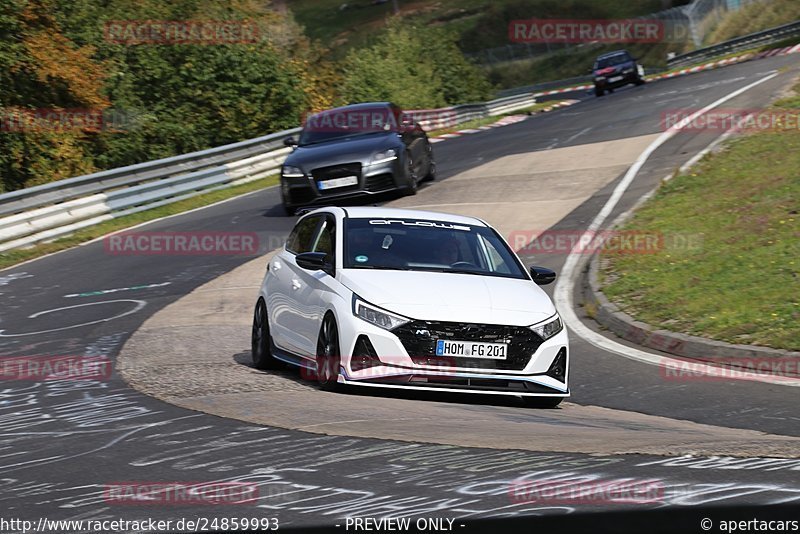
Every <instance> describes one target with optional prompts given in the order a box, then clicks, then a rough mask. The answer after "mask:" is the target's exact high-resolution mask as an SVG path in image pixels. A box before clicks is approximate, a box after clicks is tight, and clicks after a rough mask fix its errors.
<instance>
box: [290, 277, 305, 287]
mask: <svg viewBox="0 0 800 534" xmlns="http://www.w3.org/2000/svg"><path fill="white" fill-rule="evenodd" d="M301 287H303V284H301V283H300V280H298V279H297V278H292V289H300V288H301Z"/></svg>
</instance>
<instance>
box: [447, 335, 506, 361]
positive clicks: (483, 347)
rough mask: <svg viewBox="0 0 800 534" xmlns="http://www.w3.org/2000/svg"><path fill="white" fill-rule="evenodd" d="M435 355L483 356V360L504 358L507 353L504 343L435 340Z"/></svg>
mask: <svg viewBox="0 0 800 534" xmlns="http://www.w3.org/2000/svg"><path fill="white" fill-rule="evenodd" d="M436 355H437V356H457V357H461V358H483V359H485V360H505V359H506V356H507V355H508V344H506V343H479V342H476V341H447V340H444V339H439V340H437V341H436Z"/></svg>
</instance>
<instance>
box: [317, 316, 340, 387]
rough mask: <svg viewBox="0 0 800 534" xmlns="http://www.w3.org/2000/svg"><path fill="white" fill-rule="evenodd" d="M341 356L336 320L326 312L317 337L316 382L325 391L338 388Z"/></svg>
mask: <svg viewBox="0 0 800 534" xmlns="http://www.w3.org/2000/svg"><path fill="white" fill-rule="evenodd" d="M341 361H342V356H341V352H339V330H338V329H337V328H336V320H335V319H334V318H333V315H331V314H328V315H326V316H325V318H324V319H323V320H322V327H321V328H320V329H319V338H318V339H317V370H316V374H317V383H318V384H319V387H320V388H321V389H324V390H325V391H335V390H337V389H339V383H338V382H337V379H338V378H339V366H340V365H341Z"/></svg>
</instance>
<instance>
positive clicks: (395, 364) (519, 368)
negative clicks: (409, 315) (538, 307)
mask: <svg viewBox="0 0 800 534" xmlns="http://www.w3.org/2000/svg"><path fill="white" fill-rule="evenodd" d="M342 327H343V332H342V334H343V335H342V336H341V339H342V340H343V341H344V340H349V342H345V343H343V344H342V345H343V346H342V347H341V349H342V353H343V354H342V368H341V372H340V375H339V382H340V383H344V384H349V385H357V386H372V387H389V388H404V389H419V390H433V389H435V390H444V391H449V392H463V393H483V394H494V395H516V396H546V397H568V396H569V387H568V376H569V348H568V340H567V333H566V329H562V330H561V331H560V332H559V333H557V334H556V335H554V336H553V337H551V338H549V339H547V340H544V341H542V340H541V338H540V337H539V336H537V335H536V334H535V333H534V332H533V331H532V330H531V329H530V328H528V327H519V326H502V325H475V324H470V325H463V324H456V323H446V322H438V321H413V322H411V323H408V324H407V325H403V326H402V327H400V328H395V329H393V330H392V331H389V330H384V329H383V328H379V327H377V326H374V325H372V324H369V323H367V322H365V321H362V320H358V319H356V320H354V321H352V322H351V321H347V323H346V324H345V325H342ZM443 336H447V337H448V338H450V339H455V340H464V341H483V342H498V341H508V342H509V354H508V356H507V358H506V359H505V360H502V361H499V360H484V359H477V358H445V357H441V356H436V355H435V353H434V351H435V349H433V346H434V345H435V342H436V340H437V339H440V338H442V337H443Z"/></svg>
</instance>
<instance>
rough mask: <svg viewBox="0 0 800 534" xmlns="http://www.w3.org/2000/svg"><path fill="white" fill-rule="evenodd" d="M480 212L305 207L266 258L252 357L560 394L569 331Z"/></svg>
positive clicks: (544, 274) (342, 378) (416, 383)
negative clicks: (476, 215)
mask: <svg viewBox="0 0 800 534" xmlns="http://www.w3.org/2000/svg"><path fill="white" fill-rule="evenodd" d="M554 279H555V273H554V272H553V271H551V270H549V269H544V268H542V267H531V269H530V272H529V271H528V270H527V269H525V267H524V266H523V264H522V262H521V261H520V259H519V258H518V257H517V255H516V254H515V253H514V251H513V250H512V249H511V248H510V247H509V246H508V244H507V243H506V242H505V240H504V239H503V238H502V237H501V236H500V235H499V234H498V233H497V232H496V231H495V230H494V229H493V228H492V227H490V226H489V225H488V224H486V223H485V222H484V221H481V220H480V219H475V218H472V217H462V216H458V215H450V214H444V213H434V212H427V211H417V210H402V209H391V208H373V207H355V208H339V207H327V208H321V209H317V210H314V211H312V212H310V213H307V214H306V215H304V216H303V217H302V218H300V220H299V221H298V222H297V224H296V225H295V227H294V229H293V230H292V232H291V234H290V235H289V238H288V239H287V241H286V244H285V246H284V248H282V249H280V250H279V251H278V252H277V253H276V254H275V256H273V258H272V259H271V261H270V262H269V264H268V266H267V274H266V276H265V277H264V281H263V283H262V284H261V290H260V294H259V297H258V301H257V303H256V307H255V314H254V319H253V332H252V353H253V362H254V364H255V366H256V367H258V368H262V369H265V368H270V367H274V366H275V365H276V364H277V363H278V362H277V360H280V361H283V362H286V363H289V364H292V365H296V366H300V367H302V368H304V369H307V370H310V371H311V372H312V373H313V374H314V375H315V376H316V378H317V380H318V382H319V384H320V386H321V387H322V388H323V389H335V388H336V387H337V386H339V385H341V384H349V385H357V386H372V387H382V388H386V387H389V388H405V389H417V390H441V391H447V392H460V393H484V394H500V395H517V396H520V397H522V398H523V400H524V401H525V402H526V404H529V405H531V406H537V407H555V406H557V405H558V404H559V403H560V402H561V400H562V399H563V398H564V397H568V396H569V387H568V382H567V380H568V378H567V377H568V373H569V358H568V351H569V349H568V341H567V333H566V330H565V329H564V327H563V325H562V323H561V319H560V317H559V316H558V313H556V310H555V307H554V306H553V303H552V301H551V300H550V298H549V297H548V296H547V294H546V293H545V292H544V291H543V290H542V289H541V288H540V287H539V285H543V284H548V283H550V282H552V281H553V280H554Z"/></svg>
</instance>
